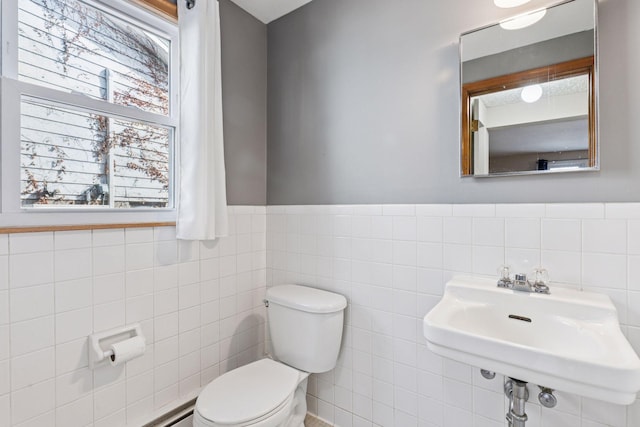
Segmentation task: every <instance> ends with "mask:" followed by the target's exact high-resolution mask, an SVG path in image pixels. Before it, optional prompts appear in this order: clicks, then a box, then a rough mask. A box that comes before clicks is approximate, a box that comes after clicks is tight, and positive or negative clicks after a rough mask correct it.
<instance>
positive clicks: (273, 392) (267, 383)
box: [195, 359, 301, 427]
mask: <svg viewBox="0 0 640 427" xmlns="http://www.w3.org/2000/svg"><path fill="white" fill-rule="evenodd" d="M300 374H301V373H300V372H299V371H297V370H296V369H294V368H291V367H289V366H287V365H284V364H282V363H278V362H275V361H273V360H271V359H262V360H258V361H257V362H253V363H250V364H248V365H245V366H242V367H240V368H237V369H234V370H232V371H229V372H227V373H226V374H224V375H222V376H220V377H218V378H217V379H215V380H214V381H212V382H211V383H210V384H209V385H207V386H206V387H205V388H204V389H203V390H202V392H201V393H200V396H198V400H197V401H196V408H195V416H196V417H197V418H199V421H200V423H201V424H202V425H206V426H229V427H231V426H234V427H235V426H256V427H258V426H261V425H265V426H266V425H267V424H265V423H263V421H266V420H269V419H272V418H279V416H280V415H281V416H282V417H283V418H284V417H286V415H287V413H288V411H289V409H290V406H291V402H292V400H293V395H294V391H295V389H296V387H297V385H298V383H299V382H300V378H301V377H300ZM273 421H275V420H273ZM268 424H270V423H268Z"/></svg>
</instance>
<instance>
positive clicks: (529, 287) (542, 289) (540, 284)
mask: <svg viewBox="0 0 640 427" xmlns="http://www.w3.org/2000/svg"><path fill="white" fill-rule="evenodd" d="M499 271H500V278H499V279H498V287H499V288H507V289H512V290H514V291H518V292H534V293H537V294H550V293H551V292H550V291H549V286H548V285H547V282H548V280H549V273H547V270H545V269H544V268H536V269H535V270H534V275H535V280H533V281H531V280H527V275H526V274H522V273H519V274H516V275H515V276H514V278H513V279H511V277H510V275H509V267H501V268H500V270H499Z"/></svg>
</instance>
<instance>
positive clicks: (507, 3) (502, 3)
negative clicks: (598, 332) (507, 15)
mask: <svg viewBox="0 0 640 427" xmlns="http://www.w3.org/2000/svg"><path fill="white" fill-rule="evenodd" d="M530 1H531V0H493V4H495V5H496V6H498V7H501V8H504V9H507V8H510V7H518V6H522V5H523V4H526V3H529V2H530Z"/></svg>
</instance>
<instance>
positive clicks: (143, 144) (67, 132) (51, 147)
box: [20, 98, 173, 208]
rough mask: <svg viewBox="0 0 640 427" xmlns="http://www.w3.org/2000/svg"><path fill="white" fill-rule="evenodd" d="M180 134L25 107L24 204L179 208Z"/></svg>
mask: <svg viewBox="0 0 640 427" xmlns="http://www.w3.org/2000/svg"><path fill="white" fill-rule="evenodd" d="M172 146H173V131H172V129H169V128H165V127H162V126H157V125H152V124H148V123H142V122H135V121H131V120H126V119H121V118H115V117H109V116H106V115H104V114H99V113H91V112H80V111H75V110H72V109H69V108H62V107H59V106H54V105H49V104H46V103H44V102H42V101H36V100H32V99H28V98H24V99H23V100H22V102H21V159H20V160H21V188H20V190H21V199H22V206H23V207H29V206H37V205H48V206H51V205H54V206H56V205H61V206H83V207H86V206H87V205H95V206H103V207H114V208H134V207H163V208H164V207H171V201H170V199H169V187H170V180H171V171H170V155H171V152H172Z"/></svg>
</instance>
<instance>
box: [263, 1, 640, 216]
mask: <svg viewBox="0 0 640 427" xmlns="http://www.w3.org/2000/svg"><path fill="white" fill-rule="evenodd" d="M488 3H490V2H488ZM540 4H541V2H540V1H537V2H536V1H534V2H532V3H530V6H529V7H530V8H533V7H537V6H538V5H540ZM531 5H535V6H531ZM521 10H522V8H521V9H517V11H521ZM512 14H514V12H513V11H508V10H502V9H500V10H498V8H493V7H488V6H487V2H478V1H477V0H449V1H446V2H433V1H431V2H429V1H424V0H400V1H389V0H348V1H345V0H316V1H313V2H311V3H309V4H308V5H306V6H304V7H303V8H301V9H298V10H297V11H294V12H293V13H291V14H289V15H287V16H285V17H283V18H281V19H279V20H277V21H275V22H272V23H271V24H269V26H268V49H269V58H268V63H269V65H268V90H269V100H268V110H269V124H268V140H269V151H268V179H267V182H268V185H267V188H268V204H273V205H277V204H335V203H452V202H455V203H482V202H507V203H508V202H561V201H562V202H582V201H640V165H639V164H638V162H639V161H640V137H638V132H637V131H636V130H635V127H636V125H635V122H636V120H635V118H634V117H633V115H635V112H637V111H639V110H640V85H638V84H636V82H635V81H634V80H635V79H637V78H638V76H640V55H638V51H637V50H638V46H640V2H639V1H637V0H601V3H600V10H599V25H600V27H599V33H600V34H599V37H600V108H601V113H600V142H601V171H599V172H583V173H571V174H556V175H545V176H519V177H500V178H489V179H474V178H464V179H463V178H460V177H459V158H458V156H459V151H458V146H459V133H460V131H459V119H458V116H459V99H458V97H459V89H458V81H459V72H458V45H457V41H458V37H459V34H460V33H462V32H465V31H468V30H471V29H473V28H477V27H481V26H484V25H486V24H490V23H494V22H497V21H498V20H500V19H503V18H506V17H507V16H509V15H512Z"/></svg>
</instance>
